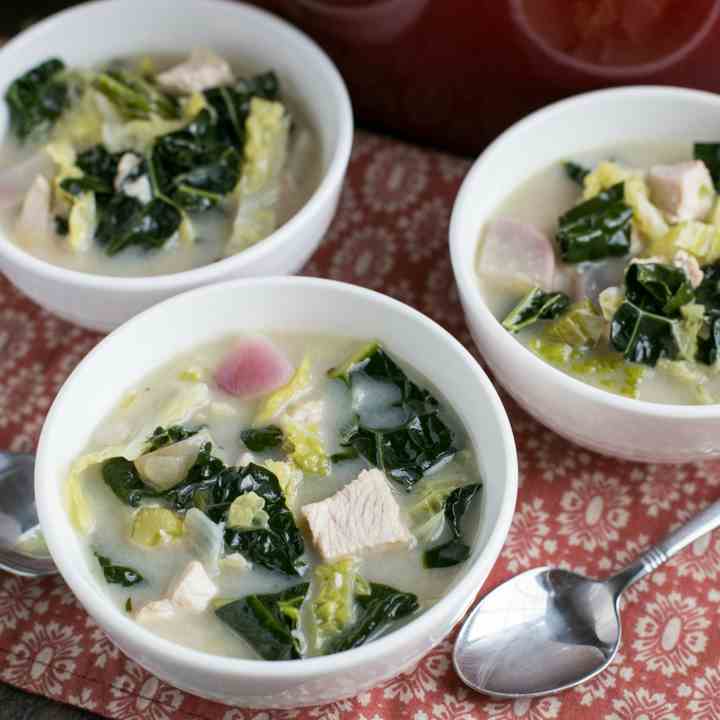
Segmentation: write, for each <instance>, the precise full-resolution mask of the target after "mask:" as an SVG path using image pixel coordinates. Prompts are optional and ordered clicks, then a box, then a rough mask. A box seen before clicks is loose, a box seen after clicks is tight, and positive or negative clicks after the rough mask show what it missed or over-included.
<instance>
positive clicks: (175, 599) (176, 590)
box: [168, 560, 217, 612]
mask: <svg viewBox="0 0 720 720" xmlns="http://www.w3.org/2000/svg"><path fill="white" fill-rule="evenodd" d="M216 594H217V587H216V585H215V583H214V582H213V581H212V580H211V579H210V577H209V576H208V574H207V572H205V568H204V567H203V564H202V563H201V562H200V561H199V560H192V561H191V562H190V563H189V564H188V566H187V567H186V568H185V570H183V571H182V573H180V575H179V576H178V577H177V578H176V579H175V580H174V581H173V583H172V584H171V586H170V590H169V591H168V600H170V602H171V603H172V604H173V605H174V606H175V607H176V608H179V609H181V610H191V611H192V612H204V611H205V610H206V609H207V606H208V605H209V604H210V601H211V600H212V599H213V598H214V597H215V595H216Z"/></svg>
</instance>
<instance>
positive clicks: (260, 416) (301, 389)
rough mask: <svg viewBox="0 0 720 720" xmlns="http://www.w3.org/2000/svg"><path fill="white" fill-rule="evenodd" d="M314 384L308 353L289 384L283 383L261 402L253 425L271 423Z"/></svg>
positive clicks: (262, 425)
mask: <svg viewBox="0 0 720 720" xmlns="http://www.w3.org/2000/svg"><path fill="white" fill-rule="evenodd" d="M311 385H312V372H311V361H310V356H309V355H306V356H305V357H304V358H303V361H302V362H301V363H300V366H299V367H298V368H297V370H296V371H295V373H294V374H293V376H292V377H291V378H290V380H289V382H288V383H287V385H283V386H282V387H281V388H279V389H278V390H275V392H273V393H270V395H268V396H267V397H266V398H265V399H264V400H263V401H262V403H261V404H260V407H259V408H258V411H257V413H256V414H255V420H254V422H253V425H254V426H255V427H264V426H265V425H268V424H270V421H271V420H273V418H275V417H276V416H277V415H279V414H280V413H281V412H282V411H283V410H284V409H285V408H286V407H287V406H288V405H290V404H291V403H294V402H297V401H298V400H299V399H300V398H301V397H302V396H303V395H305V394H306V393H307V392H309V391H310V388H311Z"/></svg>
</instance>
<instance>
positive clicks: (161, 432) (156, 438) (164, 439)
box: [145, 425, 198, 453]
mask: <svg viewBox="0 0 720 720" xmlns="http://www.w3.org/2000/svg"><path fill="white" fill-rule="evenodd" d="M197 432H198V430H197V429H195V428H187V427H183V426H182V425H171V426H170V427H167V428H164V427H156V428H155V430H153V433H152V435H150V437H149V438H148V439H147V445H146V450H145V452H146V453H150V452H154V451H155V450H159V449H160V448H161V447H165V446H166V445H173V444H174V443H177V442H180V441H181V440H185V439H187V438H189V437H191V436H193V435H195V434H197Z"/></svg>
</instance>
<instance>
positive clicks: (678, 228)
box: [649, 220, 720, 265]
mask: <svg viewBox="0 0 720 720" xmlns="http://www.w3.org/2000/svg"><path fill="white" fill-rule="evenodd" d="M678 250H685V251H686V252H688V253H690V254H691V255H694V256H695V257H696V258H697V259H698V261H699V262H700V264H701V265H711V264H713V263H714V262H716V261H717V260H719V259H720V227H718V226H716V225H708V224H707V223H704V222H700V221H699V220H686V221H685V222H681V223H678V224H677V225H673V227H672V228H671V229H670V230H669V231H668V232H667V233H665V235H664V236H663V237H661V238H659V239H658V240H656V241H655V242H653V243H652V244H651V245H650V248H649V252H650V254H651V255H658V256H661V257H663V258H665V259H666V260H667V261H668V262H669V261H671V260H672V258H673V256H674V255H675V253H676V252H677V251H678Z"/></svg>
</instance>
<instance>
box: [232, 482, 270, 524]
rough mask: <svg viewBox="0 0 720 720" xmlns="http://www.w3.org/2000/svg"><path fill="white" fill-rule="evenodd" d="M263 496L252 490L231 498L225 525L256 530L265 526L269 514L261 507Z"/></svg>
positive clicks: (263, 502)
mask: <svg viewBox="0 0 720 720" xmlns="http://www.w3.org/2000/svg"><path fill="white" fill-rule="evenodd" d="M264 507H265V498H262V497H260V496H259V495H258V494H257V493H256V492H253V491H252V490H251V491H250V492H247V493H244V494H242V495H240V496H238V497H236V498H235V500H233V502H232V505H230V510H229V511H228V517H227V527H228V528H236V529H238V530H258V529H260V528H266V527H267V526H268V522H269V520H270V516H269V515H268V514H267V512H265V510H264V509H263V508H264Z"/></svg>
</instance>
